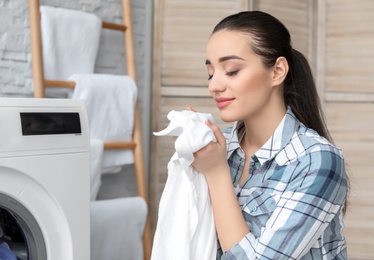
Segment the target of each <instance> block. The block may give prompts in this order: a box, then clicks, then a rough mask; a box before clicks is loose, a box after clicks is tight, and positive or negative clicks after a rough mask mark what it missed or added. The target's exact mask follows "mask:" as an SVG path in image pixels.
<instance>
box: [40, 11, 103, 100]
mask: <svg viewBox="0 0 374 260" xmlns="http://www.w3.org/2000/svg"><path fill="white" fill-rule="evenodd" d="M40 13H41V37H42V44H43V67H44V77H45V79H47V80H48V79H49V80H67V79H68V77H69V76H70V75H72V74H87V73H93V72H94V68H95V61H96V56H97V52H98V49H99V42H100V33H101V27H102V21H101V19H100V18H99V17H97V16H96V15H94V14H91V13H86V12H82V11H77V10H70V9H65V8H58V7H51V6H43V5H42V6H40ZM67 93H68V89H65V88H48V89H46V95H47V96H51V97H62V98H65V97H66V96H67Z"/></svg>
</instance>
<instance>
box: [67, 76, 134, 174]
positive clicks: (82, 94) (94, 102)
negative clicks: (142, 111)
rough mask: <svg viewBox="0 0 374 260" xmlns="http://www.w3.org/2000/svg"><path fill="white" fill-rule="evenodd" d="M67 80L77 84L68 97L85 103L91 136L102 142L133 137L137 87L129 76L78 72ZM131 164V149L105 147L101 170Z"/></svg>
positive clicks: (104, 170) (125, 140) (109, 170)
mask: <svg viewBox="0 0 374 260" xmlns="http://www.w3.org/2000/svg"><path fill="white" fill-rule="evenodd" d="M69 80H72V81H74V82H75V83H76V86H75V88H74V92H73V93H72V97H71V98H72V99H79V100H84V102H85V105H86V109H87V116H88V122H89V126H90V136H91V138H97V139H101V140H103V141H104V142H121V141H122V142H129V141H131V140H132V134H133V128H134V111H135V105H136V99H137V95H138V88H137V87H136V84H135V82H134V80H133V79H132V78H131V77H129V76H121V75H110V74H77V75H71V76H70V77H69ZM132 163H134V155H133V151H132V150H105V151H104V156H103V161H102V167H103V173H108V172H118V171H119V170H120V169H121V168H120V167H121V166H122V165H126V164H132ZM113 169H116V170H113Z"/></svg>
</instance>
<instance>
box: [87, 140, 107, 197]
mask: <svg viewBox="0 0 374 260" xmlns="http://www.w3.org/2000/svg"><path fill="white" fill-rule="evenodd" d="M90 145H91V153H90V155H91V170H90V171H91V186H90V187H91V191H90V198H91V201H93V200H96V197H97V195H98V193H99V189H100V186H101V168H102V162H103V153H104V143H103V141H101V140H100V139H97V138H96V139H95V138H92V139H91V140H90Z"/></svg>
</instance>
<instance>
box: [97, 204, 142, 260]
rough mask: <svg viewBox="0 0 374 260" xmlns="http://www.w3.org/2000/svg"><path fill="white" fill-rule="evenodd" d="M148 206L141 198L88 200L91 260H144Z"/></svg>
mask: <svg viewBox="0 0 374 260" xmlns="http://www.w3.org/2000/svg"><path fill="white" fill-rule="evenodd" d="M147 212H148V210H147V205H146V202H145V201H144V199H142V198H140V197H129V198H118V199H111V200H97V201H92V202H91V258H90V259H91V260H103V259H105V260H117V259H123V260H143V259H144V255H143V245H142V235H143V232H144V226H145V221H146V217H147Z"/></svg>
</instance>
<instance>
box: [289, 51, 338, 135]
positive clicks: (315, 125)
mask: <svg viewBox="0 0 374 260" xmlns="http://www.w3.org/2000/svg"><path fill="white" fill-rule="evenodd" d="M289 62H290V63H291V64H290V71H289V73H288V75H287V78H286V80H285V86H284V100H285V103H286V105H288V106H290V107H291V109H292V112H293V113H294V114H295V116H296V117H297V119H298V120H299V121H300V122H302V123H303V124H304V125H305V126H307V127H308V128H312V129H314V130H315V131H317V133H318V134H319V135H321V136H323V137H325V138H326V139H327V140H329V141H330V142H332V141H333V140H332V138H331V135H330V133H329V131H328V129H327V126H326V122H325V117H324V114H323V112H322V106H321V101H320V98H319V96H318V92H317V88H316V85H315V83H314V78H313V75H312V70H311V68H310V66H309V63H308V60H307V59H306V58H305V56H304V55H303V54H302V53H301V52H299V51H297V50H295V49H292V58H291V60H290V61H289Z"/></svg>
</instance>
